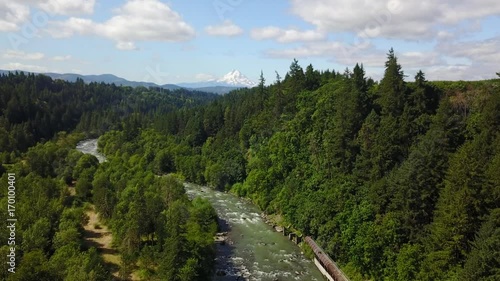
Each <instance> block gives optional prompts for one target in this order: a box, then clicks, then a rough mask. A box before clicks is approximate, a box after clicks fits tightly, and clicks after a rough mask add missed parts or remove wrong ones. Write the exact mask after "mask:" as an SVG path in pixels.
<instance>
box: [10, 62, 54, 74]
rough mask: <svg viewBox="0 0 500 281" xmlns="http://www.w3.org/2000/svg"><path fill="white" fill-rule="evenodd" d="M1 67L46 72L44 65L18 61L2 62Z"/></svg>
mask: <svg viewBox="0 0 500 281" xmlns="http://www.w3.org/2000/svg"><path fill="white" fill-rule="evenodd" d="M1 68H2V69H5V70H24V71H29V72H47V68H46V67H44V66H38V65H30V64H22V63H18V62H10V63H7V64H3V65H2V66H1Z"/></svg>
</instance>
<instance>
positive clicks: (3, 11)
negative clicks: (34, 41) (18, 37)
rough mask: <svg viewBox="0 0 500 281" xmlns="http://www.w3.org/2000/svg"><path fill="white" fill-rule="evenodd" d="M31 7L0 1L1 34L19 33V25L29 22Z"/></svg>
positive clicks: (7, 0) (5, 0)
mask: <svg viewBox="0 0 500 281" xmlns="http://www.w3.org/2000/svg"><path fill="white" fill-rule="evenodd" d="M29 15H30V9H29V6H27V5H23V4H22V3H19V2H14V1H9V0H0V32H9V31H17V30H18V29H19V24H21V23H23V22H25V21H27V20H28V18H29Z"/></svg>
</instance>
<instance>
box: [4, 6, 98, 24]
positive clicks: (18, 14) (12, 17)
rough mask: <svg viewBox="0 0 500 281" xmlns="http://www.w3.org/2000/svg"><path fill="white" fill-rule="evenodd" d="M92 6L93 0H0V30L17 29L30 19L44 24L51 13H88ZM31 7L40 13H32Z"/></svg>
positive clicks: (69, 14) (91, 11)
mask: <svg viewBox="0 0 500 281" xmlns="http://www.w3.org/2000/svg"><path fill="white" fill-rule="evenodd" d="M94 6H95V0H16V1H12V0H0V32H12V31H18V30H19V29H20V27H21V25H22V24H24V23H26V22H28V21H30V20H31V21H32V23H33V24H34V25H35V26H37V23H44V24H45V21H46V20H47V19H49V18H50V16H53V15H64V16H71V15H89V14H92V13H93V12H94ZM31 8H39V9H40V10H41V12H40V13H41V14H36V13H35V14H33V15H32V14H31V11H30V9H31ZM37 27H39V26H37Z"/></svg>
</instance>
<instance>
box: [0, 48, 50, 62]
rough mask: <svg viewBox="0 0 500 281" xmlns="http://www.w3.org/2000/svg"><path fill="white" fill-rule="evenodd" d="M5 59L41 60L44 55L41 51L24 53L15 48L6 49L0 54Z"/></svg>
mask: <svg viewBox="0 0 500 281" xmlns="http://www.w3.org/2000/svg"><path fill="white" fill-rule="evenodd" d="M2 57H3V58H5V59H16V60H41V59H43V58H44V57H45V55H44V54H42V53H38V52H37V53H26V52H23V51H17V50H7V51H5V53H4V54H3V55H2Z"/></svg>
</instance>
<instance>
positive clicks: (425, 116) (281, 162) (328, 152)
mask: <svg viewBox="0 0 500 281" xmlns="http://www.w3.org/2000/svg"><path fill="white" fill-rule="evenodd" d="M261 77H262V76H261ZM408 80H409V79H408ZM260 82H261V83H260V85H259V86H258V87H256V88H253V89H243V90H239V91H235V92H232V93H230V94H228V95H226V96H224V97H222V98H220V99H217V100H215V101H213V102H211V103H210V104H209V105H204V106H200V107H198V108H194V109H182V110H179V111H174V112H170V113H168V114H165V115H163V116H157V117H156V118H155V120H154V122H153V124H152V128H150V129H148V130H147V131H144V130H143V133H142V134H141V135H139V136H135V139H134V141H133V142H132V143H129V142H128V140H127V139H126V138H124V137H123V136H120V135H119V134H121V133H116V132H111V133H108V134H106V135H105V136H104V137H103V138H102V139H101V142H100V145H101V149H102V150H103V151H104V153H106V154H108V155H109V154H112V153H113V152H114V151H116V146H118V147H123V146H131V147H133V146H134V144H135V145H137V144H140V145H139V146H140V147H141V153H142V155H143V156H142V158H140V159H141V160H143V161H145V163H144V165H145V166H147V167H150V169H153V171H155V172H156V173H172V172H175V173H180V174H182V175H183V176H185V178H186V180H188V181H192V182H197V183H200V184H207V185H210V186H212V187H214V188H217V189H220V190H230V191H231V192H234V193H236V194H238V195H239V196H245V197H248V198H250V199H251V200H252V201H253V202H254V203H256V204H257V205H258V206H259V207H260V208H261V209H262V210H264V211H266V212H268V213H273V214H279V215H281V216H282V217H283V218H284V220H285V223H286V224H287V225H288V224H291V225H292V226H293V227H294V228H295V229H297V230H299V231H300V232H301V233H303V234H304V235H311V236H313V237H314V238H315V239H316V240H317V241H318V242H319V243H320V244H321V245H322V246H323V247H324V249H326V251H327V252H328V253H329V254H330V255H331V257H333V258H334V259H335V260H336V261H338V262H339V263H340V264H341V265H342V267H343V268H344V270H345V271H346V272H347V274H348V275H349V276H350V277H351V279H352V280H366V279H371V280H498V279H499V278H500V250H499V249H500V231H499V226H500V224H499V222H500V221H499V211H500V209H499V208H500V178H499V176H498V171H499V170H500V166H499V165H500V160H499V159H500V137H499V131H500V130H499V126H500V80H488V81H476V82H464V81H456V82H444V81H442V82H439V81H438V82H428V81H426V79H425V75H424V73H422V72H418V74H417V75H416V76H415V77H414V80H413V81H411V82H410V81H405V74H404V72H403V70H402V66H401V65H400V64H399V63H398V60H397V57H396V55H395V54H394V52H393V51H392V50H391V51H390V52H389V53H388V57H387V62H386V65H385V73H384V76H383V78H382V79H381V80H380V81H379V82H374V81H373V80H372V79H369V78H366V77H365V72H364V70H363V66H362V65H356V66H355V67H354V68H353V69H352V70H349V69H346V70H345V71H344V73H339V72H335V71H322V72H320V71H317V70H315V69H314V68H313V66H312V65H309V66H307V67H306V69H305V70H304V69H303V68H302V67H301V66H300V65H299V64H298V61H296V60H295V61H293V63H292V64H291V66H290V71H289V72H288V73H286V75H285V76H284V78H281V77H280V75H279V74H277V77H276V81H274V83H273V84H271V85H270V86H266V85H265V81H264V79H263V78H261V81H260ZM125 134H126V133H125ZM130 151H135V149H133V148H130ZM141 160H139V159H138V161H141Z"/></svg>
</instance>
